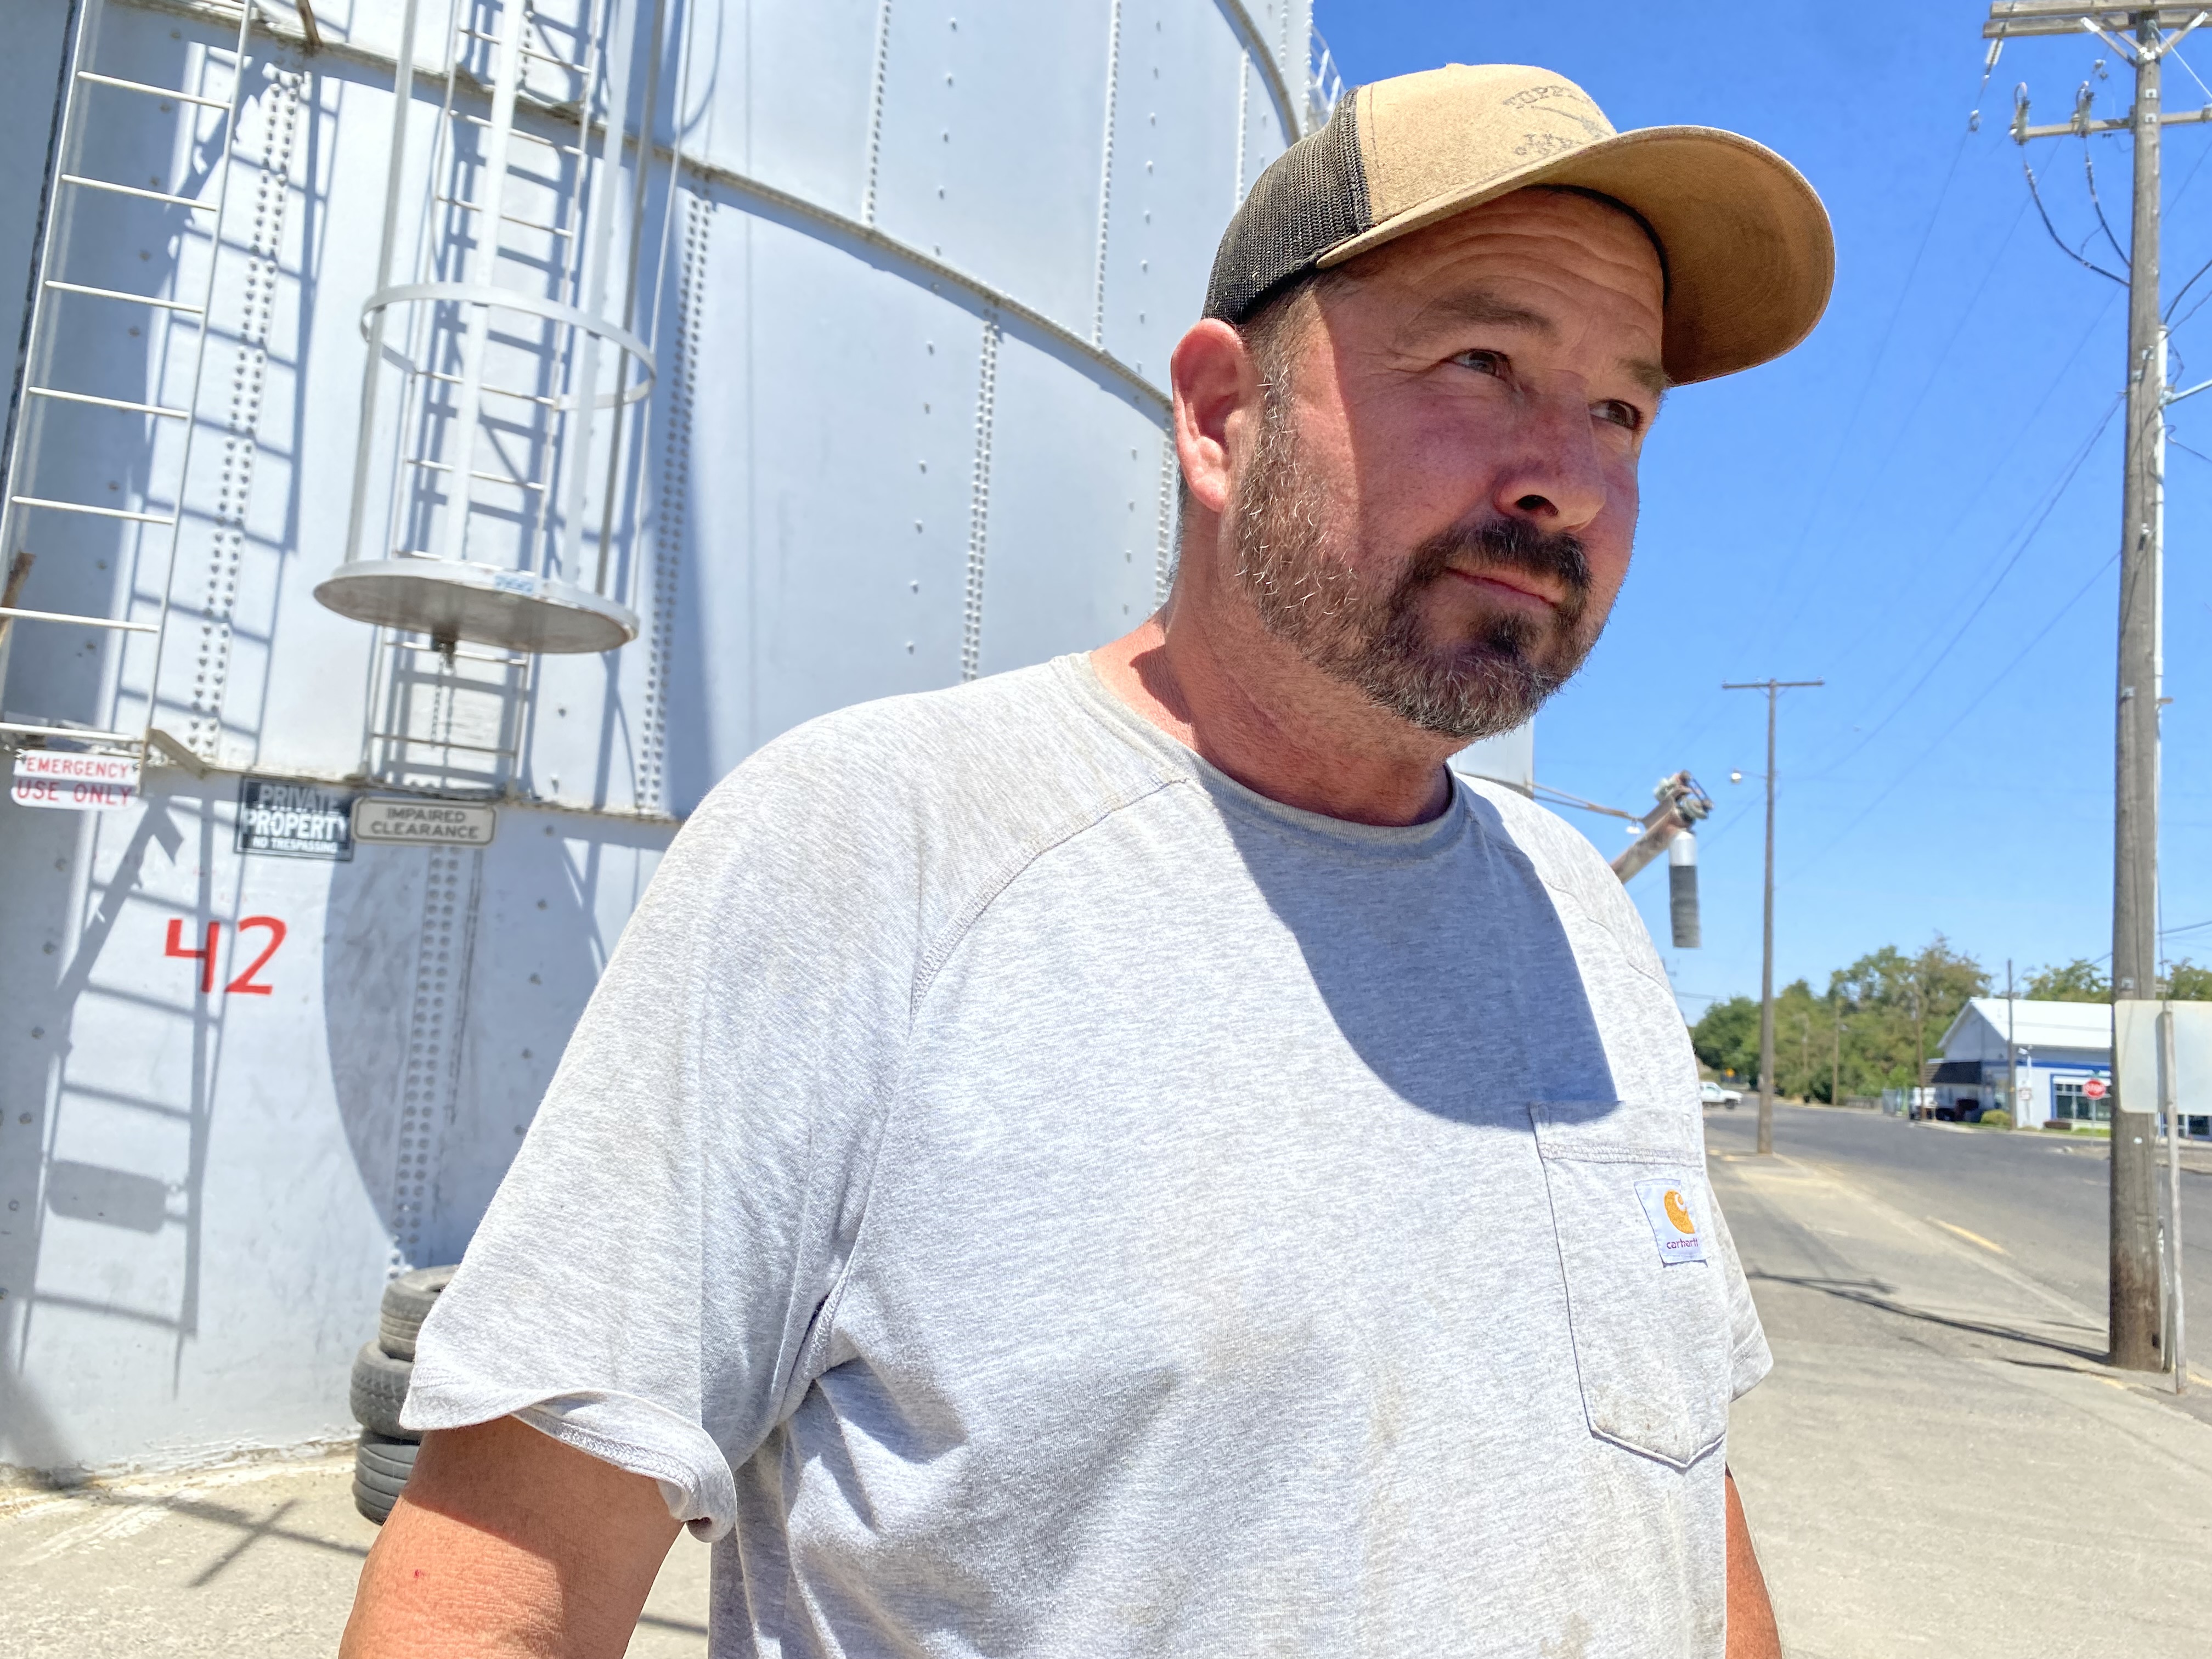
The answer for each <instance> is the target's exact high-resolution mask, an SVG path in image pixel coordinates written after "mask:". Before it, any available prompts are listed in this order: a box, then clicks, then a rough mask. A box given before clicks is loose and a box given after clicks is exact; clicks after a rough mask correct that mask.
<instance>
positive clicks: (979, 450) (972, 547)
mask: <svg viewBox="0 0 2212 1659" xmlns="http://www.w3.org/2000/svg"><path fill="white" fill-rule="evenodd" d="M980 356H981V360H982V361H981V367H980V369H979V372H978V374H977V377H976V386H975V474H974V477H973V480H972V482H971V483H970V484H969V495H968V588H967V594H966V599H965V603H964V608H963V614H962V617H961V619H960V678H962V679H963V680H972V679H974V678H975V676H976V675H977V673H979V672H980V671H981V667H982V661H983V556H984V552H985V549H986V546H987V543H988V540H989V536H990V527H991V418H992V413H993V408H994V404H996V402H997V400H998V392H999V313H997V312H995V311H986V312H985V313H983V346H982V350H981V354H980Z"/></svg>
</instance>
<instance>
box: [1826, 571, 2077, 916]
mask: <svg viewBox="0 0 2212 1659" xmlns="http://www.w3.org/2000/svg"><path fill="white" fill-rule="evenodd" d="M2119 560H2120V556H2119V555H2118V553H2114V554H2113V555H2112V556H2111V557H2110V558H2108V559H2106V561H2105V562H2104V563H2102V564H2100V565H2099V566H2098V567H2097V568H2096V571H2095V573H2094V574H2092V575H2091V576H2090V578H2089V580H2087V581H2086V582H2084V583H2082V584H2081V586H2080V587H2078V588H2076V589H2075V592H2074V593H2073V596H2072V597H2071V598H2069V599H2068V600H2067V601H2066V603H2065V604H2064V605H2061V606H2060V607H2059V608H2058V611H2057V614H2056V615H2054V616H2053V617H2051V620H2050V621H2049V622H2047V623H2044V625H2043V626H2042V627H2041V628H2039V629H2037V630H2036V633H2035V636H2034V638H2033V639H2031V640H2029V641H2028V642H2027V644H2026V645H2024V646H2022V647H2021V649H2020V654H2019V655H2017V656H2015V658H2014V659H2012V660H2011V661H2010V662H2008V663H2007V664H2006V665H2004V666H2003V667H2002V668H2001V669H1999V670H1998V671H1996V673H1994V674H1992V675H1991V676H1990V678H1988V679H1987V680H1985V681H1984V682H1983V684H1982V689H1981V690H1979V691H1978V692H1976V693H1975V694H1974V698H1973V701H1972V702H1969V703H1968V704H1967V705H1966V707H1965V708H1961V709H1960V711H1959V713H1958V715H1957V718H1955V719H1954V720H1952V722H1951V723H1950V724H1949V725H1948V726H1945V727H1944V728H1943V729H1942V731H1941V732H1937V733H1936V740H1935V742H1933V743H1931V744H1929V745H1928V747H1927V748H1925V749H1923V750H1921V751H1920V753H1919V754H1918V755H1917V756H1915V757H1913V759H1912V760H1911V763H1908V764H1907V765H1906V766H1905V769H1904V770H1902V771H1900V772H1899V774H1898V775H1896V776H1895V777H1893V778H1892V779H1891V780H1890V781H1889V782H1888V783H1887V784H1886V785H1885V786H1884V787H1883V788H1882V790H1881V793H1879V794H1877V795H1876V796H1875V798H1874V799H1872V800H1869V802H1868V803H1867V804H1866V805H1864V806H1863V807H1861V808H1860V809H1859V815H1858V816H1857V817H1855V818H1853V819H1852V820H1851V821H1850V823H1847V824H1845V825H1844V827H1843V829H1842V831H1841V833H1839V834H1838V836H1836V838H1835V839H1834V840H1833V841H1832V842H1829V843H1828V844H1827V845H1826V847H1824V848H1821V849H1820V851H1819V852H1817V853H1815V854H1813V856H1812V857H1811V858H1809V859H1808V860H1805V862H1804V863H1803V864H1802V866H1799V867H1798V868H1797V869H1796V871H1794V872H1791V873H1792V878H1793V879H1794V878H1796V877H1797V876H1802V875H1803V874H1805V873H1806V872H1808V871H1809V870H1810V869H1812V868H1813V866H1814V865H1816V864H1818V863H1820V860H1822V859H1824V858H1826V857H1827V856H1828V854H1831V853H1832V852H1834V851H1835V850H1836V848H1838V847H1841V846H1842V845H1843V844H1844V842H1845V841H1846V840H1847V839H1848V838H1849V837H1850V833H1851V831H1852V830H1854V829H1857V828H1858V827H1859V825H1861V824H1862V823H1865V822H1866V821H1867V819H1868V818H1869V817H1872V816H1873V813H1874V809H1875V807H1877V806H1879V805H1881V804H1882V802H1884V801H1886V800H1887V799H1889V798H1890V796H1891V795H1892V794H1893V793H1896V790H1897V787H1898V785H1899V784H1901V783H1903V782H1904V781H1905V779H1907V778H1909V777H1911V775H1912V774H1913V773H1914V772H1915V771H1916V770H1917V769H1919V767H1920V765H1921V763H1922V762H1923V761H1925V760H1926V759H1927V758H1928V757H1929V756H1930V755H1932V754H1934V753H1935V752H1936V750H1938V749H1940V748H1941V747H1942V744H1943V740H1944V739H1945V738H1948V737H1949V736H1950V735H1951V733H1953V732H1955V731H1957V730H1958V729H1959V727H1960V725H1961V724H1963V723H1964V722H1965V720H1966V716H1967V715H1969V714H1972V713H1973V712H1974V710H1976V709H1977V708H1980V707H1981V706H1982V703H1983V701H1984V699H1985V698H1987V697H1988V696H1989V695H1990V692H1992V691H1994V690H1996V688H1997V684H1998V683H1999V682H2000V681H2002V679H2003V678H2005V677H2006V676H2007V675H2008V674H2010V673H2011V672H2012V671H2013V670H2014V669H2015V668H2017V667H2019V666H2020V665H2021V664H2022V663H2023V662H2025V661H2027V657H2028V653H2030V652H2032V651H2033V650H2034V649H2035V647H2037V646H2039V645H2040V644H2042V643H2043V640H2044V636H2045V635H2047V634H2048V633H2050V632H2051V629H2054V628H2056V627H2057V626H2058V624H2059V623H2062V622H2063V621H2065V620H2066V617H2067V616H2068V615H2069V613H2070V612H2071V611H2073V609H2074V607H2075V605H2079V604H2080V603H2081V600H2082V599H2083V597H2084V596H2085V595H2087V592H2089V590H2090V589H2091V588H2093V587H2094V586H2096V585H2097V583H2098V582H2099V581H2100V580H2102V579H2103V577H2104V574H2105V573H2106V571H2107V570H2110V569H2111V568H2112V567H2113V566H2114V565H2116V564H2118V562H2119Z"/></svg>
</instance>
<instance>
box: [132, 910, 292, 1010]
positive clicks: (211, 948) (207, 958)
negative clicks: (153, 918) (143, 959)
mask: <svg viewBox="0 0 2212 1659" xmlns="http://www.w3.org/2000/svg"><path fill="white" fill-rule="evenodd" d="M249 927H260V928H265V929H266V930H267V931H268V933H269V943H268V944H267V945H264V946H263V947H262V949H261V954H260V955H259V956H258V957H254V958H253V963H252V966H251V967H249V968H247V969H246V971H245V972H244V973H242V974H240V975H239V976H238V977H237V978H236V979H234V980H233V981H231V982H230V983H229V984H228V985H226V986H224V987H222V988H223V989H224V990H225V991H226V992H229V991H235V992H237V993H238V994H240V995H241V996H249V997H265V996H271V995H274V994H275V993H276V987H275V986H273V985H257V984H256V983H254V979H253V976H254V975H256V974H258V973H259V972H260V971H261V970H262V969H264V968H265V967H267V966H268V965H269V958H270V957H273V956H275V955H276V947H277V946H278V945H282V944H283V942H284V924H283V922H281V921H277V920H276V917H274V916H246V917H245V918H243V919H242V920H241V921H240V922H239V923H238V924H237V931H238V932H240V933H244V932H245V931H246V929H247V928H249ZM221 940H222V923H221V922H219V921H211V922H210V923H208V925H207V942H206V943H205V944H204V945H201V946H200V948H199V949H198V950H197V951H189V950H186V949H185V924H184V922H183V921H182V920H181V919H180V918H175V917H173V918H171V920H170V922H169V943H168V949H167V950H166V951H163V952H162V954H163V955H164V956H172V957H184V958H185V960H186V961H189V962H197V963H199V965H200V991H201V993H202V994H208V993H210V992H212V991H213V990H214V989H215V959H216V952H217V950H218V947H219V945H220V943H221Z"/></svg>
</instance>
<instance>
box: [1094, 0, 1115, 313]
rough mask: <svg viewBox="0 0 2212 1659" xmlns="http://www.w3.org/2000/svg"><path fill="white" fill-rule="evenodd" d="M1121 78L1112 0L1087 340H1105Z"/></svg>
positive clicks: (1108, 30)
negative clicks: (1116, 108)
mask: <svg viewBox="0 0 2212 1659" xmlns="http://www.w3.org/2000/svg"><path fill="white" fill-rule="evenodd" d="M1120 89H1121V0H1114V3H1113V7H1112V9H1111V12H1110V14H1109V21H1108V23H1107V27H1106V134H1105V137H1104V139H1103V141H1102V143H1101V144H1100V148H1099V161H1098V264H1097V270H1096V272H1095V274H1094V276H1093V280H1092V283H1091V344H1093V345H1095V346H1103V345H1104V344H1105V343H1106V233H1107V224H1108V219H1107V215H1108V210H1109V208H1110V207H1111V205H1112V202H1113V193H1114V100H1115V97H1116V95H1117V94H1119V92H1120Z"/></svg>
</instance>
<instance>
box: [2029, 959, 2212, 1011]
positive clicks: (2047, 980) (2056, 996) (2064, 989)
mask: <svg viewBox="0 0 2212 1659" xmlns="http://www.w3.org/2000/svg"><path fill="white" fill-rule="evenodd" d="M2196 971H2197V972H2200V973H2201V972H2203V971H2205V970H2203V969H2197V970H2196ZM2021 995H2022V996H2023V997H2025V998H2027V1000H2029V1001H2030V1002H2110V1001H2111V1000H2112V981H2109V980H2107V979H2106V977H2105V974H2104V970H2103V969H2100V968H2099V967H2098V966H2097V964H2096V963H2093V962H2091V961H2089V960H2088V959H2087V957H2075V958H2074V960H2073V961H2071V962H2069V963H2067V964H2066V965H2065V966H2064V967H2063V968H2039V969H2036V970H2035V971H2034V972H2033V973H2032V974H2030V975H2028V976H2027V984H2026V985H2025V986H2024V987H2022V988H2021Z"/></svg>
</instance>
